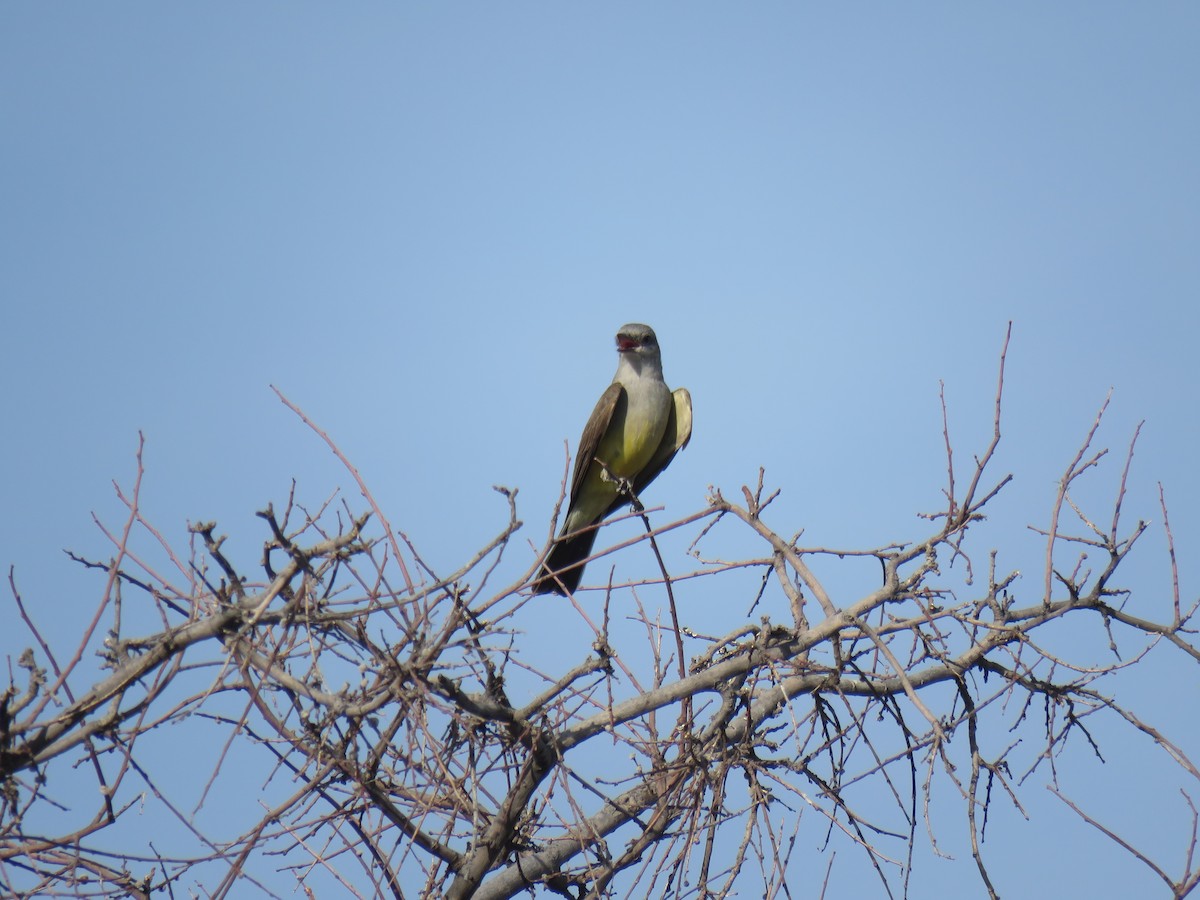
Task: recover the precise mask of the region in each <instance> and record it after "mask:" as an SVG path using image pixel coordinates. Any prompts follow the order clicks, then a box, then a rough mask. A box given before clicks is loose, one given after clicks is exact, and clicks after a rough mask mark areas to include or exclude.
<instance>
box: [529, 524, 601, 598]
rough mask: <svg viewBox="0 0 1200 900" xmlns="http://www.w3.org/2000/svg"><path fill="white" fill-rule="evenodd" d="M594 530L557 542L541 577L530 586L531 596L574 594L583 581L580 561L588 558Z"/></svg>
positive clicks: (543, 565) (593, 539)
mask: <svg viewBox="0 0 1200 900" xmlns="http://www.w3.org/2000/svg"><path fill="white" fill-rule="evenodd" d="M598 530H599V529H597V528H588V529H586V530H584V531H581V532H579V534H576V535H574V536H572V537H567V538H561V537H560V538H558V540H556V541H555V543H554V546H553V547H552V548H551V549H550V555H549V556H547V557H546V561H545V563H543V564H542V574H541V575H539V576H538V578H537V580H536V581H534V582H533V592H534V593H535V594H550V593H555V594H562V595H563V596H566V595H567V594H569V593H574V592H575V588H577V587H579V581H580V579H581V578H583V561H584V560H585V559H587V558H588V557H589V556H591V555H592V545H593V544H595V543H596V532H597V531H598Z"/></svg>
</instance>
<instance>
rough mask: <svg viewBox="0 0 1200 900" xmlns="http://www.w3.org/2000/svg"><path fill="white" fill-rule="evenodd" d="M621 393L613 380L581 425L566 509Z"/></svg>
mask: <svg viewBox="0 0 1200 900" xmlns="http://www.w3.org/2000/svg"><path fill="white" fill-rule="evenodd" d="M623 393H625V388H623V387H621V385H620V384H618V383H617V382H615V381H614V382H613V383H612V384H610V385H609V386H608V390H606V391H605V392H604V393H603V394H601V395H600V399H599V400H597V401H596V408H595V409H593V410H592V415H591V418H589V419H588V421H587V424H586V425H584V426H583V434H582V435H581V436H580V438H579V446H578V447H577V448H576V450H575V471H574V473H573V474H572V475H571V500H570V503H569V504H568V509H569V508H570V507H571V506H574V504H575V499H576V497H578V496H579V488H580V487H581V486H582V485H583V479H584V476H585V475H587V470H588V466H590V465H591V464H592V460H593V459H595V457H596V450H597V448H598V447H599V446H600V440H601V438H603V437H604V433H605V432H606V431H608V426H609V424H610V423H611V422H612V417H613V411H614V410H615V409H616V408H617V403H618V402H619V401H620V399H621V395H622V394H623Z"/></svg>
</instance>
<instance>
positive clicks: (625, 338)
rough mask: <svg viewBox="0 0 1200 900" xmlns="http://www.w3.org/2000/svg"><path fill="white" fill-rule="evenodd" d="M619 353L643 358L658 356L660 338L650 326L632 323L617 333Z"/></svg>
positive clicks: (622, 327) (623, 326)
mask: <svg viewBox="0 0 1200 900" xmlns="http://www.w3.org/2000/svg"><path fill="white" fill-rule="evenodd" d="M617 352H618V353H620V354H622V355H624V354H632V355H636V356H641V357H648V356H657V355H658V338H657V337H655V336H654V329H653V328H651V327H650V326H649V325H641V324H639V323H637V322H632V323H630V324H629V325H622V326H621V330H620V331H618V332H617Z"/></svg>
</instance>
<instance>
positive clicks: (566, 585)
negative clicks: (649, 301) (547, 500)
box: [533, 323, 692, 594]
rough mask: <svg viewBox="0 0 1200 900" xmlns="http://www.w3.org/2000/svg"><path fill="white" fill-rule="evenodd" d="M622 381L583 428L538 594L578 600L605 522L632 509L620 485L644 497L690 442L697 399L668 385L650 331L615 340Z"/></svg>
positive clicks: (630, 331)
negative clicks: (563, 509) (563, 517)
mask: <svg viewBox="0 0 1200 900" xmlns="http://www.w3.org/2000/svg"><path fill="white" fill-rule="evenodd" d="M617 352H618V353H619V354H620V358H619V360H618V362H617V374H616V375H615V376H613V381H612V384H610V385H609V386H608V390H606V391H605V392H604V393H603V394H602V395H601V396H600V401H599V402H598V403H597V404H596V408H595V409H594V410H592V417H591V418H590V419H588V422H587V425H586V426H584V429H583V436H582V437H580V439H579V448H578V449H577V450H576V453H575V470H574V472H573V473H572V475H571V499H570V503H569V505H568V506H567V518H566V521H564V522H563V527H562V531H561V532H559V535H558V537H557V538H556V539H555V541H554V546H553V547H552V548H551V550H550V554H549V555H548V556H547V557H546V562H545V564H544V565H543V568H542V574H541V575H540V576H538V578H537V580H536V581H534V583H533V592H534V593H535V594H548V593H550V592H552V591H554V592H557V593H559V594H567V593H569V592H573V591H574V590H575V589H576V588H577V587H579V579H580V578H582V577H583V566H584V560H586V559H587V558H588V556H590V555H591V553H592V544H593V543H594V542H595V540H596V530H597V528H598V526H599V524H600V521H601V520H602V519H604V518H605V517H606V516H608V515H609V514H610V513H612V512H615V511H616V510H617V509H619V508H620V507H621V506H622V505H624V504H625V503H628V502H629V498H628V496H626V495H625V494H623V493H622V492H621V490H620V480H622V479H623V480H624V481H626V482H628V483H629V485H630V486H631V487H632V489H633V493H634V494H635V495H639V494H641V492H642V490H643V489H644V488H645V487H646V485H648V484H650V482H651V481H653V480H654V479H655V478H656V477H657V476H658V473H659V472H661V471H662V470H663V469H665V468H666V467H667V464H668V463H670V462H671V460H672V459H673V458H674V457H675V454H676V453H678V452H679V451H680V450H682V449H683V448H684V447H686V446H687V442H688V440H689V439H690V438H691V436H692V395H691V394H689V393H688V392H687V388H679V389H678V390H676V391H675V392H674V393H672V392H671V389H670V388H668V387H667V384H666V382H665V381H663V374H662V355H661V354H660V353H659V349H658V338H657V337H655V336H654V329H653V328H651V327H650V326H649V325H638V324H636V323H635V324H631V325H624V326H622V327H621V330H620V331H618V332H617Z"/></svg>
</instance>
